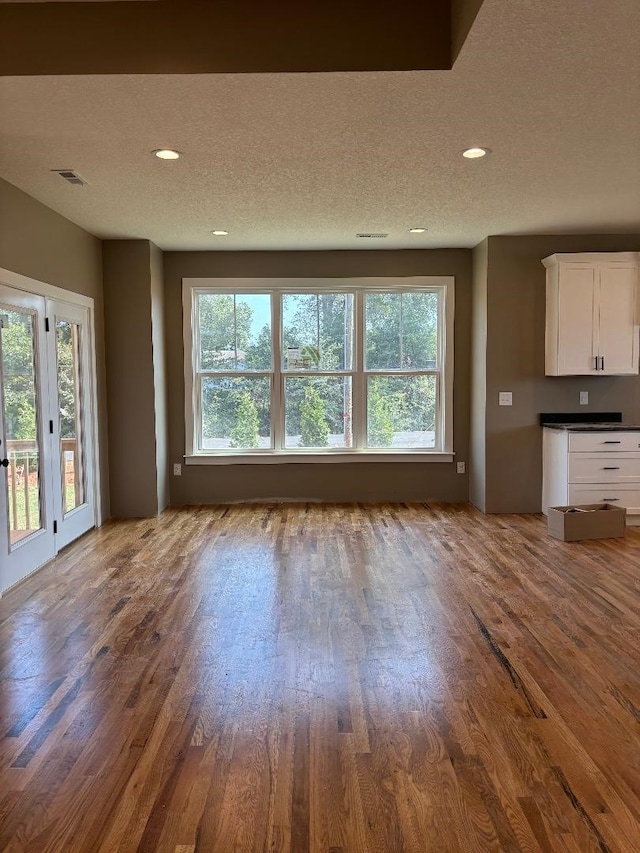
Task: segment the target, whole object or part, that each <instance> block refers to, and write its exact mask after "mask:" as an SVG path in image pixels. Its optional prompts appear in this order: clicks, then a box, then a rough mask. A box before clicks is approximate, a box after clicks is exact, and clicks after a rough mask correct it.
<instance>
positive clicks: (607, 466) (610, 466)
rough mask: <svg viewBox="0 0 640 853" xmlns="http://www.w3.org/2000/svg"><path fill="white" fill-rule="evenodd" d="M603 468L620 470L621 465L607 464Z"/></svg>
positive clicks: (604, 469)
mask: <svg viewBox="0 0 640 853" xmlns="http://www.w3.org/2000/svg"><path fill="white" fill-rule="evenodd" d="M602 470H603V471H619V470H620V466H619V465H617V466H616V465H605V466H604V468H603V469H602Z"/></svg>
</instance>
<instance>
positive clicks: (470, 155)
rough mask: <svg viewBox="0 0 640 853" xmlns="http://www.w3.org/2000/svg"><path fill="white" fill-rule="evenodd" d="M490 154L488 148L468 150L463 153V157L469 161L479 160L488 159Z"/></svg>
mask: <svg viewBox="0 0 640 853" xmlns="http://www.w3.org/2000/svg"><path fill="white" fill-rule="evenodd" d="M488 153H489V149H488V148H467V150H466V151H463V152H462V156H463V157H466V158H467V160H478V159H479V158H480V157H486V156H487V154H488Z"/></svg>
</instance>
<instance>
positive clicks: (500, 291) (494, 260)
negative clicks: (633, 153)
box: [474, 234, 640, 512]
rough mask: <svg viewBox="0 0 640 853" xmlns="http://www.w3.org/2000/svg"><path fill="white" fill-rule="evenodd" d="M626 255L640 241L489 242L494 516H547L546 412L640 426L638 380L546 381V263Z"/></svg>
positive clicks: (489, 456) (489, 467)
mask: <svg viewBox="0 0 640 853" xmlns="http://www.w3.org/2000/svg"><path fill="white" fill-rule="evenodd" d="M622 251H640V234H636V235H632V234H626V235H602V234H600V235H589V234H584V235H571V236H565V235H549V236H540V237H490V238H489V240H488V296H487V354H486V359H487V362H486V364H487V375H486V390H487V396H486V458H485V466H486V510H487V512H539V511H540V508H541V493H542V433H541V430H540V427H539V426H538V414H539V412H554V411H558V412H559V411H565V412H567V411H569V412H570V411H581V412H597V411H609V410H613V411H622V412H623V416H624V418H625V420H627V421H635V422H639V421H640V378H639V377H637V376H624V377H604V376H600V377H596V376H584V377H558V376H545V375H544V334H545V270H544V267H543V266H542V264H541V263H540V261H541V260H542V258H545V257H547V256H548V255H551V254H553V253H554V252H622ZM474 309H475V310H478V309H477V307H476V306H474ZM499 391H512V392H513V406H511V407H504V406H498V392H499ZM580 391H588V392H589V405H588V406H580V405H579V392H580ZM474 395H475V392H474ZM474 400H475V396H474ZM474 406H475V403H474ZM474 427H475V422H474Z"/></svg>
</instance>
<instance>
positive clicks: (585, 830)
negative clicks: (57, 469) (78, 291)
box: [0, 504, 640, 853]
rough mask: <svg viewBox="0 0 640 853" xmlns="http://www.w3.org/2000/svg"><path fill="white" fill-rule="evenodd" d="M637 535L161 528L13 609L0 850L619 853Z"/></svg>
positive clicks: (407, 524)
mask: <svg viewBox="0 0 640 853" xmlns="http://www.w3.org/2000/svg"><path fill="white" fill-rule="evenodd" d="M639 546H640V530H635V529H630V530H628V532H627V536H626V537H625V538H624V539H619V540H607V541H602V542H597V541H594V542H590V543H584V544H582V543H563V542H559V541H557V540H554V539H551V538H550V537H548V535H547V533H546V529H545V525H544V520H543V519H542V518H541V517H540V516H495V517H492V516H483V515H481V514H480V513H478V512H476V511H475V510H473V509H471V508H470V507H466V506H445V505H439V504H430V505H426V504H416V505H403V504H398V505H391V504H380V505H375V506H374V505H371V506H368V505H349V506H339V505H312V504H305V505H284V506H283V505H279V504H264V505H251V506H229V507H220V506H212V507H192V508H185V509H171V510H168V511H167V512H166V513H164V514H163V516H161V517H160V518H159V519H153V520H142V521H125V522H112V523H109V524H107V525H105V526H104V527H103V528H102V529H101V530H98V531H95V532H94V533H91V534H89V535H88V536H86V537H83V539H82V540H80V541H79V542H77V543H75V544H74V545H72V546H70V547H69V548H68V549H66V550H65V552H63V553H62V554H61V555H60V556H59V557H58V558H57V559H56V560H55V561H54V562H53V563H51V564H50V565H49V566H47V567H45V568H44V569H43V570H41V571H40V572H38V573H37V574H36V575H34V576H33V577H31V578H28V579H27V580H26V581H25V582H24V583H22V584H20V585H19V586H18V587H16V588H15V589H14V590H11V591H9V593H8V594H7V595H6V596H4V597H3V598H2V600H0V792H1V793H0V849H1V850H7V851H22V850H29V851H34V853H39V851H46V850H65V851H66V850H69V851H77V853H85V851H86V853H99V851H102V852H103V853H115V851H122V853H134V851H136V850H167V851H170V852H171V853H196V851H199V850H227V849H229V850H247V851H249V850H251V851H262V850H265V849H268V850H270V851H278V853H303V851H309V853H320V851H324V853H326V851H333V853H342V851H345V853H346V851H354V853H355V851H358V853H360V851H366V853H368V852H369V851H372V853H387V851H396V850H397V851H406V853H414V851H415V853H424V851H426V850H438V851H447V853H449V851H450V853H458V851H464V853H470V851H478V853H489V851H496V853H501V851H514V853H516V851H524V853H538V851H542V853H556V851H559V853H575V851H580V853H584V851H592V850H593V851H596V853H606V851H611V853H629V851H630V850H631V849H633V845H634V844H635V843H636V839H637V838H640V758H639V756H640V729H639V727H638V726H639V722H640V684H639V682H638V677H637V672H638V669H639V664H640V660H639V659H640V652H639V649H640V598H639V597H638V582H637V578H638V574H639V573H640V547H639Z"/></svg>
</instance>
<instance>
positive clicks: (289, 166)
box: [0, 0, 640, 249]
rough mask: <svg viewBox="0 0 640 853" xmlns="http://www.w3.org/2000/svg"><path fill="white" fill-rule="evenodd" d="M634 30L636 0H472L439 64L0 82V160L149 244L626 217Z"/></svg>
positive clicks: (602, 224) (105, 233)
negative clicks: (156, 152)
mask: <svg viewBox="0 0 640 853" xmlns="http://www.w3.org/2000/svg"><path fill="white" fill-rule="evenodd" d="M638 44H640V3H638V2H637V0H606V2H605V0H602V2H598V3H594V2H593V0H563V2H562V3H558V2H557V0H519V2H517V3H514V2H513V0H485V2H484V4H483V6H482V8H481V10H480V14H479V16H478V18H477V20H476V23H475V25H474V27H473V29H472V31H471V34H470V35H469V37H468V40H467V43H466V44H465V46H464V48H463V50H462V53H461V55H460V57H459V59H458V61H457V63H456V65H455V68H454V69H453V70H452V71H437V72H436V71H420V72H410V73H405V72H393V73H389V72H383V73H357V74H354V73H349V74H346V73H340V74H287V75H284V74H283V75H278V74H265V75H241V74H228V75H196V76H169V75H141V76H86V77H23V78H4V79H1V80H0V119H1V120H0V127H1V130H0V176H2V177H4V178H5V179H6V180H8V181H10V182H11V183H13V184H15V185H16V186H18V187H20V188H21V189H23V190H25V191H26V192H27V193H29V194H31V195H33V196H35V198H37V199H39V200H40V201H42V202H43V203H44V204H46V205H48V206H49V207H51V208H53V209H54V210H56V211H58V212H59V213H61V214H63V215H64V216H66V217H68V218H69V219H71V220H72V221H74V222H76V223H78V224H79V225H81V226H83V227H84V228H86V229H87V230H89V231H91V232H92V233H94V234H96V235H98V236H100V237H142V238H149V239H151V240H153V241H154V242H155V243H156V244H157V245H158V246H160V247H161V248H163V249H209V248H215V249H348V248H367V249H371V248H406V247H411V248H421V247H449V246H474V245H476V244H477V243H478V242H480V241H481V240H482V239H483V238H484V237H485V236H487V235H488V234H532V233H552V232H563V233H574V232H604V233H613V232H626V231H635V232H638V231H640V49H639V48H638ZM470 145H483V146H487V147H489V148H490V149H491V151H492V154H491V156H490V157H488V158H486V159H485V160H483V161H467V160H465V159H463V158H462V157H461V152H462V150H463V149H464V148H466V147H468V146H470ZM164 146H170V147H174V148H177V149H178V150H179V151H180V152H182V157H181V159H180V160H178V161H176V162H161V161H159V160H157V159H156V158H155V157H153V156H151V154H150V152H151V151H152V150H153V149H155V148H159V147H164ZM62 168H64V169H75V170H76V171H77V172H79V174H80V175H81V176H82V177H83V178H84V179H85V180H86V181H88V184H89V185H88V186H87V187H84V188H77V187H73V186H70V185H68V184H67V183H65V182H64V181H63V180H62V179H61V178H60V177H58V176H57V175H55V174H52V173H51V172H50V170H51V169H62ZM415 225H426V226H428V228H429V231H428V232H427V234H423V235H411V234H408V233H407V229H408V228H409V227H411V226H415ZM213 228H223V229H227V230H229V231H230V235H229V236H228V237H224V238H214V237H212V236H211V235H210V233H209V232H210V231H211V230H212V229H213ZM363 231H364V232H388V233H389V237H388V238H387V239H385V240H362V239H357V238H356V237H355V234H356V233H357V232H363Z"/></svg>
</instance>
